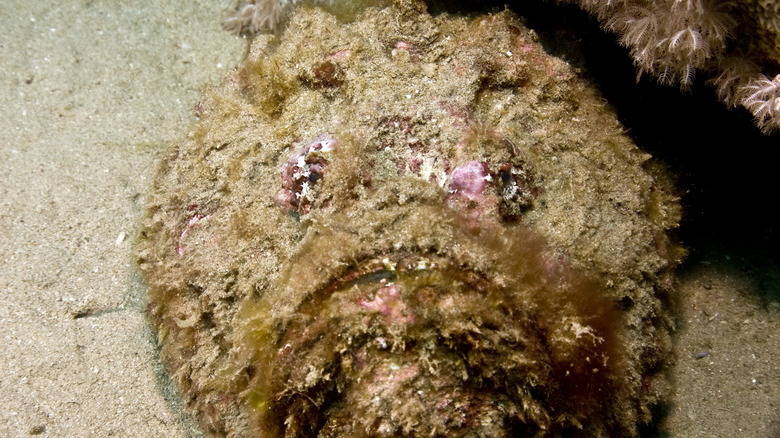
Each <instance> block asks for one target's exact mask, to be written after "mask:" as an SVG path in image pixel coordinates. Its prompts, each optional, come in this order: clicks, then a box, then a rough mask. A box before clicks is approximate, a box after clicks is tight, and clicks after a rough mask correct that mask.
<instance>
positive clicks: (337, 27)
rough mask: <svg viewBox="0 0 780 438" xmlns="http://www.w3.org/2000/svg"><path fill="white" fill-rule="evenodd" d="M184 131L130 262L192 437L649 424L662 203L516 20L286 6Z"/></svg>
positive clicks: (612, 128)
mask: <svg viewBox="0 0 780 438" xmlns="http://www.w3.org/2000/svg"><path fill="white" fill-rule="evenodd" d="M197 111H198V115H199V118H200V121H199V122H198V123H197V124H196V125H195V126H194V127H193V128H192V130H191V132H189V133H188V134H187V135H186V137H185V138H183V139H182V140H181V141H178V142H176V143H175V144H173V145H171V146H170V148H169V150H168V151H167V153H166V154H165V156H164V158H163V160H162V163H161V166H160V170H159V173H158V174H157V177H156V180H155V183H154V188H153V190H152V193H151V195H150V197H149V204H148V213H147V216H146V218H145V222H144V226H143V230H142V232H141V239H140V243H139V246H138V252H137V257H138V261H139V265H140V268H141V270H142V272H143V274H144V276H145V280H146V282H147V284H148V288H149V315H150V318H151V320H152V321H153V324H154V325H155V327H156V328H157V330H158V336H159V342H160V345H161V356H162V359H163V360H164V362H165V363H166V364H167V366H168V367H169V370H170V373H171V375H172V376H173V379H174V380H175V381H176V382H177V383H178V385H179V388H180V390H181V396H182V398H183V399H184V400H185V402H186V404H187V405H188V406H189V408H191V412H192V413H193V415H194V417H195V418H196V419H197V421H198V422H199V423H200V425H201V426H202V428H203V430H204V431H206V432H207V433H209V434H212V435H214V436H230V437H252V436H255V437H282V436H284V437H314V436H317V437H353V436H355V437H357V436H360V437H362V436H377V437H395V436H420V437H432V436H433V437H456V436H457V437H460V436H463V437H466V436H468V437H503V436H506V437H510V436H511V437H514V436H583V437H585V436H587V437H617V436H634V435H636V433H637V428H638V427H639V425H641V424H643V423H646V422H648V421H649V420H650V419H651V409H652V407H653V406H654V405H655V404H657V403H658V402H659V401H660V400H662V399H663V397H664V394H665V393H666V391H667V388H668V383H667V382H666V381H665V380H664V378H663V374H662V371H663V364H664V359H665V358H666V357H667V354H668V353H669V351H670V348H671V346H670V336H669V332H670V329H671V322H670V321H671V320H670V317H669V311H668V309H667V301H668V295H669V294H670V293H672V291H673V278H672V269H673V268H674V266H675V265H676V264H677V263H678V261H679V258H680V257H681V251H680V250H679V248H678V247H677V246H676V245H675V244H673V243H672V242H671V241H670V239H669V237H668V232H669V230H671V229H673V228H674V227H676V226H677V223H678V220H679V207H678V203H677V199H676V198H675V197H674V196H673V194H672V192H671V191H670V189H669V185H668V183H667V182H666V179H665V178H664V176H663V173H662V172H661V171H659V170H658V167H657V166H656V165H655V164H653V161H652V160H651V159H650V158H651V157H650V156H649V155H648V154H646V153H644V152H642V151H641V150H639V149H638V148H637V147H636V146H635V145H634V144H633V143H632V141H631V140H630V139H629V137H627V136H626V135H625V132H624V130H623V129H622V127H621V125H620V123H619V122H618V121H617V119H616V117H615V115H614V114H613V113H612V112H611V110H610V108H609V107H608V105H607V104H606V103H605V101H604V100H603V99H602V98H601V97H600V95H599V93H598V91H596V90H595V89H594V88H593V87H592V86H590V85H589V84H588V82H587V81H586V80H585V79H584V78H583V77H582V74H581V73H580V72H578V71H576V70H574V69H573V68H572V67H570V66H569V65H568V64H567V63H566V62H564V61H563V60H561V59H558V58H556V57H553V56H551V55H549V54H547V53H546V52H545V51H544V49H543V48H542V46H541V45H540V43H539V41H538V37H537V35H536V34H535V33H534V32H533V31H531V30H529V29H528V28H526V27H525V26H524V25H523V23H522V20H521V19H519V18H518V17H517V16H515V15H514V14H513V13H512V12H510V11H503V12H499V13H493V14H485V15H477V16H473V15H471V16H466V15H459V14H457V13H448V12H438V13H437V14H435V15H432V14H429V13H428V11H427V9H426V6H425V4H423V3H420V2H417V1H414V0H400V1H398V2H395V3H393V4H390V5H387V6H384V7H373V8H368V9H366V10H365V11H363V12H362V13H360V14H359V15H356V16H355V17H353V19H352V20H343V19H341V18H337V17H336V16H334V15H332V14H331V13H330V12H328V11H326V10H323V9H321V8H313V7H307V8H299V9H298V10H296V11H295V13H294V14H293V15H292V16H291V19H290V22H289V23H288V25H287V26H286V28H285V29H284V30H283V31H281V32H279V33H277V34H276V35H260V36H258V37H257V38H256V39H255V40H254V42H253V44H252V46H251V50H250V53H249V55H248V58H247V60H246V61H245V62H244V63H243V64H242V65H241V66H239V67H238V68H237V69H235V70H234V71H233V72H231V73H230V74H229V75H228V77H227V78H226V80H225V81H224V83H223V84H222V85H221V86H219V87H216V88H214V89H212V90H211V91H209V92H207V93H206V94H205V96H204V98H203V100H202V101H201V102H200V103H199V105H198V110H197Z"/></svg>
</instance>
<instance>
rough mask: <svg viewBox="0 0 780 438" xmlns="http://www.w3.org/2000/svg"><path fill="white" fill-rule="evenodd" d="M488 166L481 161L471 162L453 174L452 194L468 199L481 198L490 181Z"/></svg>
mask: <svg viewBox="0 0 780 438" xmlns="http://www.w3.org/2000/svg"><path fill="white" fill-rule="evenodd" d="M489 175H490V172H488V169H487V165H486V164H485V163H480V162H479V161H469V162H468V163H466V164H464V165H462V166H459V167H458V168H457V169H455V171H454V172H452V183H451V184H450V192H451V193H459V194H461V195H463V196H465V197H467V198H468V199H474V198H477V197H479V196H480V195H481V194H482V192H483V191H484V190H485V185H486V184H487V181H488V176H489Z"/></svg>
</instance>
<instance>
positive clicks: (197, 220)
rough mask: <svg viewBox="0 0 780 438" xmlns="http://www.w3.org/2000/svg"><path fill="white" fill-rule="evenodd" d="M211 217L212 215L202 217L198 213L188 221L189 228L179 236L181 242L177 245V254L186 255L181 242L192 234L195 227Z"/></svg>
mask: <svg viewBox="0 0 780 438" xmlns="http://www.w3.org/2000/svg"><path fill="white" fill-rule="evenodd" d="M210 217H211V215H206V216H202V215H201V214H199V213H196V214H195V215H193V216H192V217H191V218H190V220H188V221H187V226H186V227H185V228H184V231H182V232H181V235H179V241H178V242H177V243H176V253H177V254H179V255H184V246H183V245H182V243H181V242H182V240H184V238H185V237H187V235H188V234H190V229H191V228H192V227H194V226H195V225H199V224H200V223H201V222H202V221H205V220H206V219H208V218H210Z"/></svg>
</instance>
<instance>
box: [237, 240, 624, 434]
mask: <svg viewBox="0 0 780 438" xmlns="http://www.w3.org/2000/svg"><path fill="white" fill-rule="evenodd" d="M537 256H538V257H539V260H536V261H532V263H537V264H540V263H541V264H543V263H544V261H543V260H542V259H543V257H542V256H541V255H537ZM510 265H511V264H510ZM503 270H506V267H505V269H503ZM304 271H305V269H304ZM498 271H502V269H500V268H499V269H498ZM526 271H527V270H526ZM338 272H339V273H338V274H337V275H334V276H333V277H331V278H330V279H328V280H327V281H320V282H319V283H318V284H319V285H320V286H319V287H318V288H317V289H315V290H313V291H312V292H310V293H308V294H307V297H306V299H305V300H303V301H302V302H301V303H300V305H299V306H298V307H297V309H296V310H295V311H294V312H292V313H291V316H290V317H289V318H287V319H286V320H285V321H284V322H283V323H282V324H281V326H283V327H282V328H279V329H278V331H277V333H278V336H276V342H274V343H273V345H274V348H273V349H272V351H268V354H266V355H265V356H264V357H265V361H266V364H265V366H262V367H261V368H263V369H264V370H265V371H264V372H262V373H261V374H260V375H258V376H257V377H256V381H259V380H263V383H262V384H258V385H252V387H253V390H252V391H253V392H252V395H251V397H250V399H252V400H254V401H255V402H254V404H253V406H254V407H255V408H256V409H255V411H256V412H257V418H256V424H258V425H260V428H261V429H262V430H264V431H266V432H267V433H268V434H269V435H272V436H301V437H303V436H321V437H331V436H332V437H336V436H497V437H499V436H518V435H522V436H535V435H539V434H546V433H547V432H549V431H550V430H554V431H557V430H561V431H565V430H568V429H577V428H579V427H581V426H580V424H581V420H580V419H579V418H580V417H581V416H582V413H578V410H577V406H575V405H576V403H577V400H578V398H579V397H584V396H585V395H586V394H593V393H604V392H607V393H609V392H614V390H615V384H616V382H615V381H614V380H613V378H612V376H613V375H614V374H613V373H610V372H606V371H607V370H608V369H612V368H616V367H617V368H621V367H622V364H621V361H622V358H621V357H620V356H621V354H620V353H619V352H620V347H619V346H617V345H615V343H616V341H617V339H616V338H615V337H614V336H612V335H610V334H609V333H602V331H603V325H604V324H605V320H606V319H609V318H614V317H615V315H614V313H613V312H612V311H611V310H609V306H608V305H606V304H604V303H602V304H604V305H602V306H601V307H600V310H599V311H598V312H596V314H577V312H578V311H579V312H580V313H583V312H585V310H584V309H574V308H576V306H573V307H574V308H573V307H572V306H571V305H570V304H571V303H569V304H565V303H564V305H565V306H566V307H568V312H569V313H567V310H565V309H563V308H560V306H559V304H561V303H560V302H558V301H555V299H553V301H551V298H554V297H555V296H556V295H557V294H561V293H564V294H565V293H566V292H565V290H566V288H567V287H569V288H572V287H573V290H574V291H575V292H576V293H580V292H583V291H585V292H590V291H591V289H589V288H592V287H594V285H593V284H591V283H590V282H589V280H587V279H585V280H581V279H579V278H578V277H571V276H569V275H563V276H561V277H554V276H553V277H549V278H548V276H547V275H546V274H544V275H536V276H535V275H534V274H539V273H543V272H547V271H545V270H543V269H542V270H537V271H536V272H484V271H483V270H481V269H478V268H476V267H475V266H471V265H470V264H469V263H467V262H465V261H464V260H463V259H462V258H461V259H459V260H457V261H456V260H454V259H453V257H451V256H450V254H447V252H446V251H421V250H407V251H393V252H390V253H382V254H375V255H374V256H372V257H366V258H365V259H364V260H363V261H362V262H359V263H354V264H352V266H350V267H349V268H346V269H342V270H340V271H338ZM577 282H580V283H587V285H585V286H583V285H580V284H576V283H577ZM593 300H595V301H599V300H602V298H599V297H594V298H593ZM556 306H558V307H559V308H558V309H555V308H554V307H556ZM277 327H279V326H277ZM578 330H579V331H578ZM569 344H571V345H569ZM258 401H259V402H258Z"/></svg>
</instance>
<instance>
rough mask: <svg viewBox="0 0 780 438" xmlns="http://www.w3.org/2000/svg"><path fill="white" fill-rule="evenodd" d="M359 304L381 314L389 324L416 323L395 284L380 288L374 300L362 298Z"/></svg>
mask: <svg viewBox="0 0 780 438" xmlns="http://www.w3.org/2000/svg"><path fill="white" fill-rule="evenodd" d="M358 304H359V305H361V306H363V307H364V308H366V309H368V310H370V311H373V312H379V313H381V314H382V315H383V316H384V317H385V319H386V320H387V322H389V323H400V324H412V323H414V316H412V315H410V314H409V312H408V308H407V307H406V303H404V301H403V299H402V298H401V294H400V293H399V292H398V288H397V287H396V286H395V284H392V283H391V284H390V285H388V286H383V287H380V288H379V289H378V290H377V291H376V294H374V299H373V300H371V301H368V300H366V299H365V298H362V299H360V301H359V302H358Z"/></svg>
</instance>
